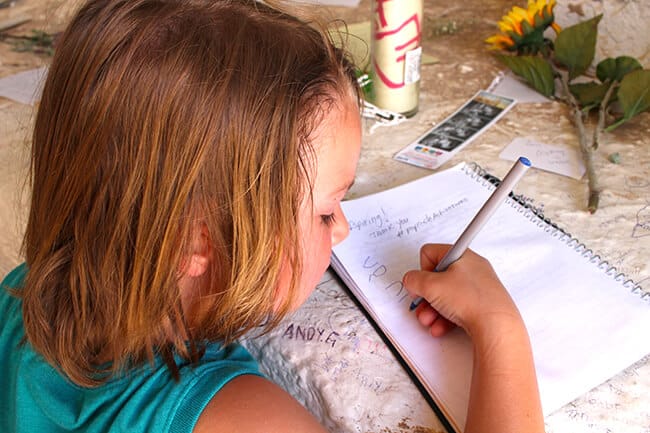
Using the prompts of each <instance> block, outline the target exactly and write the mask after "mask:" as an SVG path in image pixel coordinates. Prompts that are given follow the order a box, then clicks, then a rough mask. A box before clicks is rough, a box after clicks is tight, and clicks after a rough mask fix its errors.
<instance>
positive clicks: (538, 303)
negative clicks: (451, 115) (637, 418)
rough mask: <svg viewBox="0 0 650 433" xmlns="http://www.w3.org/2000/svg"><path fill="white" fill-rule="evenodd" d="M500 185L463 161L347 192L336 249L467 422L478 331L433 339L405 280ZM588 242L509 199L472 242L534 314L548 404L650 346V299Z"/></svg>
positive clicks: (427, 381) (374, 308)
mask: <svg viewBox="0 0 650 433" xmlns="http://www.w3.org/2000/svg"><path fill="white" fill-rule="evenodd" d="M493 189H494V186H493V185H491V184H490V183H489V182H487V181H485V180H483V179H482V178H480V177H478V176H477V175H476V174H475V173H474V172H473V171H472V169H470V168H469V167H467V166H465V165H458V166H456V167H454V168H452V169H448V170H445V171H442V172H439V173H436V174H433V175H430V176H427V177H425V178H422V179H419V180H417V181H414V182H411V183H408V184H405V185H402V186H400V187H397V188H394V189H391V190H387V191H384V192H381V193H378V194H373V195H370V196H366V197H362V198H360V199H356V200H351V201H347V202H344V203H343V210H344V212H345V214H346V216H347V217H348V220H349V222H350V236H349V238H348V239H347V240H345V241H344V242H343V243H341V244H339V245H337V246H336V247H335V248H334V251H333V256H332V266H333V268H334V269H335V270H336V272H337V273H339V275H340V276H341V277H342V279H343V280H344V281H345V283H346V284H347V285H348V287H349V288H350V289H351V291H352V292H353V294H354V295H355V296H356V297H357V298H358V299H359V301H360V302H361V303H362V305H363V306H364V307H365V309H366V310H367V311H368V312H369V314H370V315H371V316H372V317H373V319H374V320H375V321H376V322H377V324H378V326H379V327H380V328H381V329H382V330H383V331H384V333H385V334H386V337H387V338H388V339H389V340H390V341H391V342H392V344H394V346H395V347H396V348H397V350H398V351H399V352H400V353H401V354H402V357H403V358H404V360H405V361H406V363H407V364H408V365H409V366H410V367H411V369H412V370H413V372H414V374H415V375H416V376H417V377H418V378H419V380H420V381H421V383H422V385H423V386H424V388H425V389H426V390H427V391H428V392H429V394H430V395H431V396H432V398H433V400H434V401H436V402H437V403H438V406H439V407H440V409H441V410H442V411H443V412H444V413H445V414H446V415H448V416H447V418H448V421H450V422H451V423H452V425H454V427H455V428H456V429H457V430H459V431H460V430H462V429H463V427H464V425H465V419H466V411H467V404H468V398H469V385H470V380H471V371H472V346H471V341H470V340H469V338H468V337H467V335H466V334H465V333H464V332H463V331H462V330H460V329H456V330H455V331H453V332H452V333H450V334H449V335H447V336H445V337H442V338H438V339H434V338H432V337H431V336H430V335H429V334H428V331H427V330H426V329H423V328H422V327H421V326H420V325H419V324H418V322H417V319H416V317H415V314H414V313H412V312H410V311H409V308H408V307H409V304H410V301H411V299H410V297H409V296H408V294H407V292H406V291H405V290H404V289H403V287H402V284H401V279H402V276H403V275H404V273H405V272H406V271H407V270H409V269H417V268H418V267H419V249H420V246H421V245H422V244H423V243H426V242H436V243H453V242H455V240H456V239H457V238H458V236H459V235H460V234H461V232H462V231H463V229H464V228H465V227H466V226H467V224H469V222H470V220H471V219H472V218H473V216H474V215H475V214H476V213H477V212H478V210H479V209H480V207H481V206H482V204H483V203H484V202H485V201H486V200H487V199H488V197H489V196H490V194H491V193H492V191H493ZM577 244H578V242H577V241H576V240H572V239H571V238H570V237H569V236H567V235H565V234H563V233H562V232H560V231H558V230H556V229H554V228H552V227H551V226H549V225H548V224H546V223H544V222H543V221H542V220H541V219H539V218H537V217H536V216H535V215H533V214H532V213H531V212H530V211H529V210H526V209H524V208H522V207H521V206H519V205H518V204H517V203H515V202H514V201H512V200H510V199H508V200H507V201H506V202H505V203H504V204H503V205H502V206H501V207H500V208H499V209H498V210H497V212H496V213H495V214H494V215H493V216H492V218H491V219H490V220H489V221H488V222H487V224H486V225H485V227H484V228H483V230H482V231H481V232H480V233H479V234H478V235H477V236H476V238H475V239H474V241H473V242H472V245H471V248H472V249H473V250H474V251H476V252H477V253H479V254H481V255H482V256H484V257H486V258H487V259H488V260H489V261H490V262H491V263H492V265H493V267H494V269H495V271H496V273H497V275H498V276H499V278H500V279H501V281H502V282H503V284H504V285H505V286H506V288H508V290H509V292H510V294H511V296H512V297H513V299H514V301H515V303H516V304H517V306H518V308H519V310H520V311H521V314H522V316H523V318H524V321H525V322H526V326H527V328H528V332H529V334H530V337H531V342H532V346H533V352H534V356H535V364H536V369H537V375H538V381H539V386H540V393H541V397H542V405H543V409H544V413H545V414H548V413H550V412H552V411H554V410H556V409H559V408H560V407H562V406H563V405H565V404H567V403H569V402H570V401H572V400H573V399H575V398H576V397H578V396H580V395H581V394H583V393H585V392H586V391H588V390H589V389H591V388H593V387H595V386H597V385H599V384H600V383H602V382H604V381H605V380H607V379H608V378H610V377H612V376H614V375H615V374H616V373H618V372H619V371H621V370H623V369H624V368H625V367H627V366H629V365H630V364H632V363H633V362H635V361H637V360H638V359H640V358H642V357H643V356H644V355H645V354H647V353H650V339H648V338H647V335H646V330H647V329H650V303H649V302H647V300H645V299H643V298H641V297H640V294H639V293H633V291H632V287H630V284H629V283H627V284H624V281H623V278H621V277H620V276H619V278H618V279H616V278H614V275H612V272H611V271H610V272H609V273H608V272H606V271H607V266H606V265H603V264H601V260H600V259H599V258H598V257H597V256H594V255H593V254H592V253H591V252H590V251H588V250H587V251H585V250H584V247H578V245H577ZM504 398H516V396H509V397H504Z"/></svg>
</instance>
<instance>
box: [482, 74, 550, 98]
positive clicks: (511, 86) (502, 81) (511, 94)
mask: <svg viewBox="0 0 650 433" xmlns="http://www.w3.org/2000/svg"><path fill="white" fill-rule="evenodd" d="M488 92H494V93H496V94H499V95H503V96H505V97H508V98H512V99H514V100H515V101H517V102H518V103H520V104H525V103H542V102H551V100H550V99H548V98H547V97H546V96H544V95H542V94H541V93H539V92H537V91H536V90H535V89H533V88H532V87H530V86H529V85H527V84H526V83H524V82H523V81H522V80H521V79H519V78H517V77H516V76H514V75H513V74H512V72H510V71H508V72H504V73H501V74H499V76H497V77H496V78H495V79H494V81H492V84H490V87H488Z"/></svg>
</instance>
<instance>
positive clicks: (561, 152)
mask: <svg viewBox="0 0 650 433" xmlns="http://www.w3.org/2000/svg"><path fill="white" fill-rule="evenodd" d="M520 156H525V157H526V158H528V159H529V160H530V162H531V163H532V165H533V167H535V168H539V169H541V170H546V171H550V172H552V173H557V174H561V175H564V176H569V177H572V178H574V179H580V178H582V176H583V175H584V174H585V165H584V163H583V162H582V158H580V152H579V151H578V149H576V148H570V147H567V146H555V145H552V144H546V143H540V142H539V141H536V140H533V139H532V138H528V137H517V138H515V139H514V140H512V142H511V143H510V144H509V145H507V146H506V147H505V149H503V151H502V152H501V153H500V154H499V158H501V159H505V160H508V161H516V160H517V159H519V157H520Z"/></svg>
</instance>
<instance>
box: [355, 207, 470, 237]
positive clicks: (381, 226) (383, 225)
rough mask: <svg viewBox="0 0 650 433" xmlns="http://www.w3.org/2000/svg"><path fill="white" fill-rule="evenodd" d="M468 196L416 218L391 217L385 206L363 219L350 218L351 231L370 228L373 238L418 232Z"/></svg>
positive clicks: (369, 232) (370, 234)
mask: <svg viewBox="0 0 650 433" xmlns="http://www.w3.org/2000/svg"><path fill="white" fill-rule="evenodd" d="M467 202H468V200H467V198H461V199H459V200H457V201H454V202H453V203H450V204H449V205H448V206H445V207H443V208H442V209H439V210H437V211H430V212H423V213H422V214H421V215H418V216H416V217H414V218H409V217H406V216H398V217H395V218H392V219H391V218H390V217H389V216H388V215H387V213H386V211H385V210H384V209H383V208H380V210H379V212H373V213H372V214H370V215H369V216H368V217H366V218H363V219H350V220H348V223H349V225H350V231H352V232H353V231H358V230H368V237H370V238H372V239H376V238H380V237H382V236H384V235H388V234H392V235H394V236H397V237H398V238H401V237H404V236H408V235H411V234H415V233H417V232H418V231H419V230H421V229H423V228H425V227H427V226H429V225H431V224H433V223H434V222H435V221H436V220H437V219H438V218H440V217H442V216H443V215H445V214H446V213H447V212H449V211H451V210H454V209H456V208H458V207H459V206H462V205H463V204H465V203H467Z"/></svg>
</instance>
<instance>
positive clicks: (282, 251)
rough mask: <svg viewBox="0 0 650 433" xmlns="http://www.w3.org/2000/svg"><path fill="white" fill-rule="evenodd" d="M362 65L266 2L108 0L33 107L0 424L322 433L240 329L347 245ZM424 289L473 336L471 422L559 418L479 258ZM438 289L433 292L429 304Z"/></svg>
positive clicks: (435, 249)
mask: <svg viewBox="0 0 650 433" xmlns="http://www.w3.org/2000/svg"><path fill="white" fill-rule="evenodd" d="M359 149H360V121H359V105H358V91H357V87H356V81H355V77H354V71H353V68H352V66H351V64H350V63H349V62H348V61H347V60H346V58H345V56H344V55H343V53H342V52H341V51H340V50H338V49H336V48H334V47H333V46H332V44H331V42H330V41H329V39H328V38H327V37H326V33H324V32H322V31H319V30H316V29H315V28H313V27H310V26H308V25H307V24H305V23H303V22H301V21H299V20H298V19H295V18H292V17H291V16H289V15H286V14H284V13H282V12H278V11H277V10H275V9H273V8H271V7H269V6H266V5H263V4H260V3H255V2H254V1H251V0H93V1H91V2H90V3H88V4H86V5H85V6H83V7H82V9H81V10H80V11H79V12H78V14H77V15H76V17H75V18H74V19H73V20H72V22H71V23H70V25H69V27H68V29H67V30H66V32H65V33H64V35H63V36H62V37H61V39H60V42H59V43H58V46H57V52H56V55H55V57H54V60H53V63H52V65H51V68H50V71H49V75H48V78H47V82H46V84H45V88H44V93H43V97H42V101H41V105H40V108H39V112H38V116H37V119H36V124H35V130H34V136H33V143H32V177H31V182H32V185H31V186H32V195H31V207H30V214H29V220H28V224H27V229H26V234H25V239H24V251H25V257H26V264H24V265H22V266H20V267H19V268H17V269H15V270H14V271H12V272H11V274H10V275H8V276H7V277H6V279H5V280H4V283H3V290H2V294H0V315H1V316H2V318H3V322H4V323H3V326H2V329H1V330H0V366H1V367H2V371H3V372H4V374H3V375H2V376H1V377H0V412H1V413H2V416H1V417H0V431H3V432H7V433H12V432H35V431H39V432H41V431H42V432H126V431H128V432H166V431H169V432H192V431H193V432H240V431H241V432H258V431H259V432H280V431H283V432H318V431H323V430H322V427H320V426H318V424H317V422H316V421H315V420H314V418H313V417H312V416H311V415H310V414H309V413H308V412H307V411H306V410H305V409H304V408H302V407H301V406H300V405H299V404H298V403H297V402H296V401H295V400H293V399H292V398H291V397H290V396H289V395H288V394H286V393H285V392H284V391H283V390H282V389H280V388H279V387H277V386H275V385H273V384H272V383H270V382H268V381H267V380H266V379H264V378H263V377H262V376H261V375H260V373H259V372H258V370H257V367H256V364H255V362H254V360H253V359H251V357H250V355H249V354H248V353H247V352H245V350H244V349H243V348H242V347H241V346H238V345H237V344H236V343H235V340H236V339H237V338H238V337H239V336H241V335H242V334H244V333H245V332H246V331H248V330H250V329H252V328H255V327H258V326H261V325H264V326H267V327H272V326H273V325H275V324H277V322H278V321H279V320H280V319H281V318H282V317H283V316H284V315H286V314H287V313H288V312H289V311H291V310H294V309H295V308H297V307H298V306H299V305H300V304H301V303H302V302H303V301H304V300H305V299H306V298H307V296H308V295H309V293H310V291H311V290H312V288H313V287H314V286H315V285H316V283H317V282H318V280H319V278H320V277H321V275H322V273H323V271H324V270H325V269H326V267H327V266H328V263H329V256H330V249H331V246H332V245H334V244H336V243H338V242H340V241H341V240H343V239H344V238H345V236H346V235H347V232H348V226H347V222H346V220H345V217H344V216H343V215H342V213H341V208H340V201H341V199H342V198H343V196H344V195H345V193H346V191H347V189H348V188H349V187H350V185H351V183H352V181H353V178H354V171H355V168H356V164H357V160H358V158H359ZM447 248H448V247H447V246H442V245H427V246H425V247H424V248H423V250H422V269H423V270H422V271H412V272H410V273H408V274H407V275H405V277H404V282H405V285H406V287H407V288H408V289H409V290H411V291H412V293H413V294H414V295H420V296H423V297H425V298H426V299H427V300H428V301H429V302H430V303H431V305H432V306H429V305H422V306H421V307H419V309H418V311H417V314H418V316H419V318H420V321H421V322H422V323H423V324H424V325H425V326H429V327H430V328H431V333H432V334H433V335H434V336H439V335H442V334H444V333H445V332H446V331H447V330H448V329H449V328H450V327H451V326H452V325H451V324H452V323H454V324H456V325H459V326H462V327H463V328H464V329H465V330H466V331H467V332H468V334H469V335H470V336H471V337H472V339H473V341H474V344H475V368H474V374H473V379H472V390H471V399H470V412H469V417H468V423H467V431H475V432H477V431H486V432H488V431H490V432H494V431H500V432H506V431H513V432H515V431H517V432H524V431H525V432H537V431H540V432H541V431H543V422H542V417H541V414H540V409H539V399H538V397H537V388H536V383H535V375H534V369H533V366H532V357H531V354H530V345H529V343H528V337H527V335H526V332H525V329H524V326H523V323H522V321H521V317H520V316H519V313H518V312H517V309H516V307H515V306H514V305H513V303H512V301H511V300H510V298H509V296H508V294H507V292H506V291H505V290H504V288H503V286H502V285H501V283H500V282H499V280H498V279H497V277H496V276H495V275H494V273H493V272H492V269H491V267H490V265H489V264H488V263H487V262H486V261H485V260H483V259H481V258H480V257H478V256H476V255H475V254H473V253H471V252H468V253H467V254H466V255H465V256H464V257H463V258H462V259H461V260H459V261H458V262H456V263H455V264H454V265H452V266H451V267H450V268H449V270H448V271H447V272H444V273H440V274H435V273H432V272H429V271H430V270H431V269H433V267H434V266H435V263H437V261H438V260H439V258H440V257H441V256H442V255H443V254H444V252H445V251H446V249H447ZM423 304H426V303H423Z"/></svg>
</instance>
